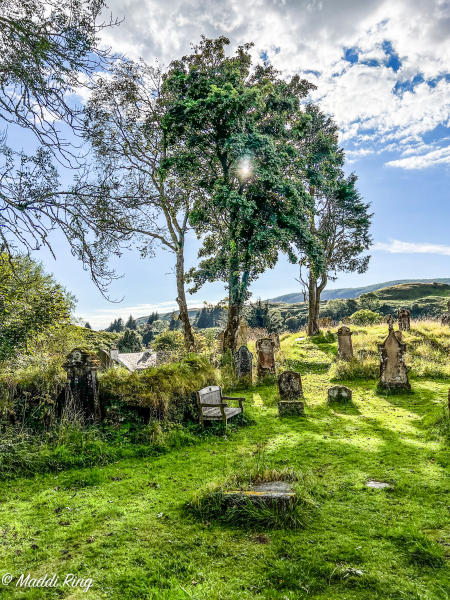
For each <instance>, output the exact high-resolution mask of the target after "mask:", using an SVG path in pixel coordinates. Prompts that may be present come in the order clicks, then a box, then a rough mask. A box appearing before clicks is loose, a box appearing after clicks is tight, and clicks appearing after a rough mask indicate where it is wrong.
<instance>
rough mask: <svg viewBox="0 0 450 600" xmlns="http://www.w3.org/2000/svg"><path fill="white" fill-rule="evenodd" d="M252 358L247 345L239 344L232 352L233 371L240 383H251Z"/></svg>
mask: <svg viewBox="0 0 450 600" xmlns="http://www.w3.org/2000/svg"><path fill="white" fill-rule="evenodd" d="M252 359H253V354H252V353H251V352H250V350H249V349H248V348H247V346H241V347H240V348H239V350H238V351H237V352H235V354H234V372H235V373H236V377H237V378H238V379H239V381H240V382H241V383H245V384H248V385H251V384H252Z"/></svg>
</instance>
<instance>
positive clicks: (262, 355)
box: [256, 338, 275, 377]
mask: <svg viewBox="0 0 450 600" xmlns="http://www.w3.org/2000/svg"><path fill="white" fill-rule="evenodd" d="M274 346H275V343H274V342H273V340H271V339H270V338H261V339H259V340H256V351H257V353H258V367H257V374H258V377H264V375H268V374H269V373H275V356H274V353H273V350H274Z"/></svg>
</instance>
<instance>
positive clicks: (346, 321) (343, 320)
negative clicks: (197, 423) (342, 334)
mask: <svg viewBox="0 0 450 600" xmlns="http://www.w3.org/2000/svg"><path fill="white" fill-rule="evenodd" d="M351 322H352V320H351V319H350V317H343V318H342V325H350V323H351Z"/></svg>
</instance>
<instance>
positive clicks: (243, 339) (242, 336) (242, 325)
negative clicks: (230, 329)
mask: <svg viewBox="0 0 450 600" xmlns="http://www.w3.org/2000/svg"><path fill="white" fill-rule="evenodd" d="M247 343H248V326H247V321H246V320H245V319H241V320H240V322H239V327H238V329H237V331H236V340H235V345H234V347H235V348H236V350H239V348H240V347H241V346H246V345H247Z"/></svg>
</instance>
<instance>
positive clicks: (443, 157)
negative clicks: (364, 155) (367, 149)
mask: <svg viewBox="0 0 450 600" xmlns="http://www.w3.org/2000/svg"><path fill="white" fill-rule="evenodd" d="M444 164H446V165H450V146H448V147H447V148H439V149H438V150H433V151H432V152H427V153H426V154H415V155H413V156H409V157H408V158H400V159H398V160H390V161H389V162H387V163H386V165H387V166H388V167H400V168H401V169H425V168H426V167H430V166H432V165H444Z"/></svg>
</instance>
